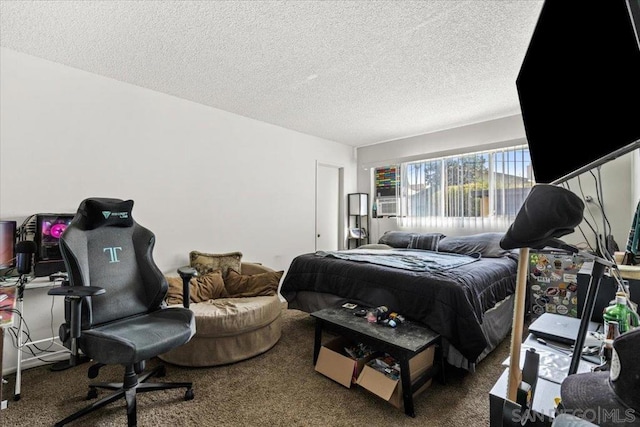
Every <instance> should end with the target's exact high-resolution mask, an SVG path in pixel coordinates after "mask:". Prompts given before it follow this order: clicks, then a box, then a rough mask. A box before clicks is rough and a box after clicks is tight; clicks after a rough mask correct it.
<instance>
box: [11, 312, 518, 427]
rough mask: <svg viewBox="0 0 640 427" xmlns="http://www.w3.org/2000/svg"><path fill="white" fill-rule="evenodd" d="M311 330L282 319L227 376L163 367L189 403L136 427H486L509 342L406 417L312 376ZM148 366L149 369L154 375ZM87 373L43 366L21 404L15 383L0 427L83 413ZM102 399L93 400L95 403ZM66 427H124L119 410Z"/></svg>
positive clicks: (145, 412) (143, 412) (107, 373)
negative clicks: (259, 350)
mask: <svg viewBox="0 0 640 427" xmlns="http://www.w3.org/2000/svg"><path fill="white" fill-rule="evenodd" d="M313 339H314V320H313V318H311V317H310V316H309V314H307V313H304V312H301V311H298V310H290V309H284V312H283V326H282V338H281V339H280V341H279V342H278V343H277V344H276V345H275V346H274V347H273V348H272V349H270V350H269V351H267V352H266V353H264V354H261V355H259V356H256V357H253V358H251V359H248V360H245V361H242V362H238V363H235V364H231V365H226V366H217V367H211V368H184V367H178V366H173V365H167V375H166V377H164V378H163V379H162V381H193V383H194V393H195V398H194V399H193V400H190V401H185V400H184V389H182V390H181V389H177V390H168V391H160V392H150V393H144V394H139V395H138V425H139V426H216V427H220V426H322V427H324V426H363V427H365V426H366V427H377V426H380V427H382V426H385V427H386V426H447V427H458V426H459V427H469V426H471V425H473V426H488V425H489V390H490V389H491V387H492V386H493V384H494V383H495V381H496V380H497V379H498V377H499V376H500V375H501V373H502V372H503V370H504V367H503V366H502V365H501V364H502V362H503V361H504V359H505V358H506V357H507V356H508V354H509V341H510V340H509V337H507V339H505V340H504V341H503V342H502V343H501V344H500V345H499V346H498V347H497V348H496V350H494V351H493V352H492V353H491V354H490V355H489V356H487V358H485V359H484V360H483V361H482V362H480V363H479V365H478V367H477V370H476V372H474V373H469V372H466V371H463V370H459V369H456V368H453V367H450V366H448V367H447V369H446V377H447V381H446V384H444V385H443V384H441V383H439V382H437V381H434V382H433V384H432V385H431V387H430V388H429V389H427V390H426V391H425V392H424V393H423V394H421V395H419V396H417V397H416V399H415V411H416V417H415V418H411V417H408V416H406V415H405V414H404V412H402V411H401V410H400V409H397V408H395V407H393V406H391V405H390V404H389V403H387V402H385V401H383V400H382V399H380V398H379V397H377V396H375V395H373V394H371V393H370V392H368V391H367V390H365V389H363V388H361V387H358V386H354V387H352V388H346V387H343V386H341V385H340V384H338V383H336V382H334V381H332V380H331V379H329V378H327V377H325V376H323V375H321V374H319V373H317V372H315V370H314V368H313V364H312V358H313ZM157 363H159V361H158V360H155V359H154V360H151V361H150V362H149V363H148V366H155V365H156V364H157ZM88 367H89V364H83V365H79V366H76V367H74V368H72V369H67V370H65V371H59V372H53V371H51V370H50V369H49V367H48V366H40V367H37V368H32V369H29V370H25V371H24V372H23V373H22V388H21V399H20V400H19V401H17V402H14V401H13V400H12V394H11V393H12V391H13V387H14V382H15V375H9V376H8V377H7V378H6V379H7V380H8V381H9V383H8V384H5V387H4V393H5V396H4V398H5V399H8V400H9V407H8V408H7V409H5V410H2V411H0V421H1V422H0V425H2V426H3V427H5V426H6V427H13V426H16V427H17V426H29V427H35V426H51V425H53V424H55V423H56V422H57V421H59V420H61V419H63V418H64V417H66V416H67V415H69V414H71V413H72V412H74V411H76V410H79V409H81V408H82V407H84V406H86V405H87V404H89V403H90V401H87V400H86V396H87V390H88V388H87V385H88V384H89V381H90V380H89V379H88V378H87V368H88ZM121 375H122V368H121V367H117V366H116V367H111V366H110V367H103V368H102V369H101V370H100V375H99V377H98V378H97V379H98V380H100V381H121ZM106 393H107V391H100V392H99V396H100V397H102V396H104V395H106ZM69 425H70V426H126V425H127V421H126V411H125V407H124V400H119V401H117V402H114V403H111V404H110V405H108V406H107V407H105V408H103V409H101V410H99V411H98V412H95V413H92V414H90V415H88V416H85V417H83V418H81V419H80V420H77V421H75V422H74V423H72V424H69Z"/></svg>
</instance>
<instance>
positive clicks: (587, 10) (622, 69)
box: [516, 0, 640, 184]
mask: <svg viewBox="0 0 640 427" xmlns="http://www.w3.org/2000/svg"><path fill="white" fill-rule="evenodd" d="M639 33H640V0H601V1H562V0H546V1H545V2H544V4H543V6H542V9H541V12H540V15H539V17H538V21H537V24H536V26H535V29H534V32H533V35H532V38H531V41H530V43H529V46H528V49H527V51H526V54H525V58H524V60H523V62H522V66H521V69H520V72H519V74H518V77H517V80H516V87H517V91H518V97H519V100H520V107H521V111H522V118H523V122H524V127H525V132H526V136H527V142H528V145H529V152H530V155H531V166H532V169H533V174H534V177H535V180H536V182H538V183H545V184H549V183H550V184H558V183H561V182H564V181H566V180H568V179H570V178H573V177H575V176H577V175H580V174H581V173H584V172H586V171H588V170H589V169H593V168H594V167H596V166H599V165H600V164H603V163H604V162H606V161H609V160H611V159H613V158H616V157H618V156H621V155H623V154H626V153H628V152H630V151H632V150H634V149H636V148H639V147H640V36H639Z"/></svg>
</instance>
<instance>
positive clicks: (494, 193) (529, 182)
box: [398, 145, 534, 230]
mask: <svg viewBox="0 0 640 427" xmlns="http://www.w3.org/2000/svg"><path fill="white" fill-rule="evenodd" d="M400 168H401V169H400V177H401V180H400V195H399V200H398V202H399V217H398V218H399V219H398V221H399V225H400V227H403V228H412V229H420V228H426V229H429V228H434V227H438V228H446V227H468V228H477V229H495V230H506V228H507V227H508V226H509V224H510V223H511V222H513V219H515V216H516V214H517V213H518V210H519V209H520V206H522V203H523V202H524V200H525V198H526V197H527V195H528V194H529V191H530V190H531V187H532V186H533V184H534V181H533V178H531V176H532V173H531V161H530V158H529V149H528V147H527V146H526V145H524V146H517V147H509V148H504V149H499V150H490V151H482V152H475V153H466V154H460V155H455V156H447V157H441V158H435V159H429V160H422V161H414V162H407V163H402V164H401V165H400Z"/></svg>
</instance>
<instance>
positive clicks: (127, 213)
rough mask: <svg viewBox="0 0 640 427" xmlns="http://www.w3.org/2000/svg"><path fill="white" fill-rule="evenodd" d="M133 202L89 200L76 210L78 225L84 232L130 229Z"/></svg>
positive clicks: (104, 199)
mask: <svg viewBox="0 0 640 427" xmlns="http://www.w3.org/2000/svg"><path fill="white" fill-rule="evenodd" d="M132 209H133V200H121V199H107V198H89V199H85V200H83V201H82V203H81V204H80V207H79V208H78V214H77V215H76V217H79V221H80V225H81V227H82V228H84V229H85V230H93V229H94V228H98V227H105V226H106V227H131V226H132V225H133V217H132V216H131V210H132Z"/></svg>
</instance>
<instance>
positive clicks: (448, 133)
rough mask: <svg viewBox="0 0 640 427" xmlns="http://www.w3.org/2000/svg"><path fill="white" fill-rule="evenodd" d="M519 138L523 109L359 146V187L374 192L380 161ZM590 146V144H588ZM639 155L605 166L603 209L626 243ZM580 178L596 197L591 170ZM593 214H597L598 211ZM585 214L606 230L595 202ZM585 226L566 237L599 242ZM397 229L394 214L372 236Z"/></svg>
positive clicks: (575, 187) (576, 188)
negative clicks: (470, 122)
mask: <svg viewBox="0 0 640 427" xmlns="http://www.w3.org/2000/svg"><path fill="white" fill-rule="evenodd" d="M518 144H526V134H525V130H524V125H523V123H522V116H520V115H516V116H510V117H505V118H502V119H497V120H491V121H488V122H484V123H478V124H473V125H469V126H464V127H459V128H455V129H450V130H445V131H441V132H435V133H432V134H427V135H419V136H415V137H411V138H406V139H402V140H397V141H390V142H387V143H384V144H378V145H372V146H368V147H361V148H358V191H362V192H367V193H371V192H372V189H373V174H372V172H371V171H372V169H373V168H375V167H377V166H387V165H390V164H397V163H399V162H402V161H409V160H419V159H424V158H428V157H435V156H442V155H448V154H452V153H456V152H461V150H462V151H465V150H475V149H478V150H484V149H492V148H498V147H505V146H508V145H518ZM585 149H588V148H587V147H585ZM634 156H635V157H636V163H640V162H638V160H637V157H638V150H636V151H635V152H633V153H629V154H626V155H624V156H621V157H619V158H618V159H615V160H613V161H611V162H609V163H606V164H605V165H603V166H602V167H601V169H600V172H601V176H602V185H603V189H602V191H603V198H604V211H605V214H606V216H607V218H608V219H609V223H610V224H611V229H612V233H611V234H612V235H613V236H614V239H615V240H616V242H617V243H618V245H619V246H620V247H621V248H622V247H624V246H625V245H626V241H627V236H628V235H629V228H630V226H631V218H632V215H633V211H635V206H636V204H637V202H638V195H637V194H638V188H640V185H639V184H638V181H639V180H640V177H639V175H640V169H639V168H638V166H637V165H636V166H635V167H634V166H633V158H634ZM558 161H561V159H558ZM579 178H580V180H579V182H578V178H574V179H572V180H570V181H569V186H570V188H571V190H572V191H573V192H575V193H576V194H579V195H581V191H580V185H581V186H582V190H583V191H584V195H585V196H591V197H592V198H593V199H594V200H597V193H596V190H595V186H594V181H593V179H592V177H591V175H590V174H589V173H585V174H583V175H581V176H580V177H579ZM634 183H635V187H634V185H633V184H634ZM634 188H635V189H634ZM634 192H635V193H634ZM581 196H582V195H581ZM591 214H593V217H592V216H591ZM585 220H588V221H589V222H590V223H591V225H592V226H597V227H598V230H599V231H600V233H601V234H602V230H603V225H602V215H601V213H600V210H599V208H598V206H597V205H596V204H595V203H594V202H591V203H587V204H586V208H585ZM580 228H581V229H582V230H583V231H584V233H585V235H586V238H585V237H584V236H583V235H582V233H581V232H580V229H576V232H574V233H572V234H570V235H568V236H565V237H563V240H565V241H567V242H569V243H572V244H583V243H585V242H586V241H588V242H590V243H591V245H595V238H594V233H593V232H592V231H591V229H590V228H589V227H588V226H587V224H586V223H585V222H583V224H582V225H581V227H580ZM397 229H399V227H398V226H397V224H396V220H395V219H394V218H379V219H372V223H371V241H373V242H375V241H377V240H378V239H379V237H380V236H381V235H382V234H383V233H384V232H385V231H387V230H397ZM426 231H442V232H444V233H445V234H447V235H458V234H469V233H472V232H473V231H470V230H426ZM485 231H487V230H485Z"/></svg>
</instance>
